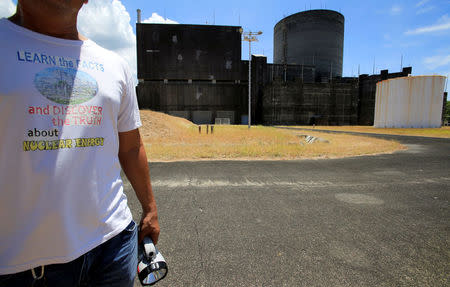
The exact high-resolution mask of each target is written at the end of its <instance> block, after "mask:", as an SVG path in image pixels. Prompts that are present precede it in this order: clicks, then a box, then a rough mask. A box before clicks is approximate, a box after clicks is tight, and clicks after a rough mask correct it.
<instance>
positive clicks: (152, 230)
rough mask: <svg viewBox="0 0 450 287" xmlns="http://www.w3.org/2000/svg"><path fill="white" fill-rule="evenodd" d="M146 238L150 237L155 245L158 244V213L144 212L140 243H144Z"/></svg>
mask: <svg viewBox="0 0 450 287" xmlns="http://www.w3.org/2000/svg"><path fill="white" fill-rule="evenodd" d="M146 236H149V237H150V238H151V239H152V241H153V243H154V244H157V243H158V237H159V222H158V214H157V213H156V212H152V211H149V212H145V211H144V212H142V217H141V222H140V223H139V235H138V242H139V243H140V242H142V240H143V239H144V237H146Z"/></svg>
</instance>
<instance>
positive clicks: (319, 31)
mask: <svg viewBox="0 0 450 287" xmlns="http://www.w3.org/2000/svg"><path fill="white" fill-rule="evenodd" d="M344 21H345V20H344V16H343V15H342V14H341V13H338V12H336V11H331V10H310V11H304V12H300V13H297V14H293V15H291V16H288V17H286V18H284V19H282V20H281V21H280V22H278V23H277V24H276V25H275V29H274V42H273V51H274V52H273V61H274V63H275V64H293V65H310V66H314V67H315V73H316V75H317V78H319V79H320V78H321V77H324V76H325V77H329V78H333V77H341V76H342V58H343V54H344Z"/></svg>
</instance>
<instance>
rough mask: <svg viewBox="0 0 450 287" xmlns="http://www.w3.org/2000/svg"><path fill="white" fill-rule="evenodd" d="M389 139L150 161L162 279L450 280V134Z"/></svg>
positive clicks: (236, 282) (196, 282)
mask: <svg viewBox="0 0 450 287" xmlns="http://www.w3.org/2000/svg"><path fill="white" fill-rule="evenodd" d="M386 138H395V139H397V140H399V141H400V142H402V143H404V144H406V145H407V146H408V147H409V149H408V150H407V151H401V152H396V153H394V154H390V155H378V156H364V157H354V158H347V159H333V160H302V161H241V162H236V161H231V162H225V161H224V162H217V161H216V162H179V163H151V164H150V173H151V176H152V182H153V187H154V192H155V194H156V198H157V202H158V207H159V214H160V223H161V227H162V233H161V237H160V244H159V247H160V249H161V250H162V252H163V255H165V257H166V259H167V261H168V264H169V268H170V271H169V275H168V277H167V279H165V280H164V281H162V282H161V284H158V286H358V287H359V286H450V208H449V207H450V205H449V200H450V139H429V138H420V137H404V136H386ZM125 189H126V192H127V194H128V196H129V204H130V207H131V209H132V211H133V214H134V216H135V218H136V219H138V217H139V203H138V201H137V199H136V197H135V196H134V194H133V192H132V191H131V189H130V186H129V184H128V183H126V188H125ZM136 281H137V280H136ZM136 286H139V285H138V284H136Z"/></svg>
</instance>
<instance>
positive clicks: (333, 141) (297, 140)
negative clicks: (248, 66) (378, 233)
mask: <svg viewBox="0 0 450 287" xmlns="http://www.w3.org/2000/svg"><path fill="white" fill-rule="evenodd" d="M141 118H142V122H143V127H142V128H141V134H142V135H143V138H144V143H145V145H146V150H147V154H148V157H149V160H151V161H171V160H198V159H302V158H335V157H343V156H357V155H364V154H376V153H388V152H393V151H395V150H399V149H403V148H404V147H403V146H402V145H400V144H399V143H397V142H394V141H385V140H380V139H373V138H368V137H360V136H350V135H331V134H325V133H317V132H308V133H307V134H308V135H313V136H316V137H321V138H323V139H327V140H329V141H330V143H314V144H308V145H305V144H301V142H302V140H301V137H300V135H302V134H305V132H296V131H290V130H280V129H276V128H272V127H262V126H254V127H252V128H251V129H250V130H248V128H247V126H215V128H214V134H208V135H207V134H206V133H205V126H203V127H202V131H203V132H202V134H199V132H198V126H197V125H194V124H193V123H191V122H190V121H187V120H185V119H182V118H178V117H172V116H169V115H166V114H163V113H158V112H152V111H148V110H142V111H141Z"/></svg>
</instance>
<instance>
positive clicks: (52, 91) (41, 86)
mask: <svg viewBox="0 0 450 287" xmlns="http://www.w3.org/2000/svg"><path fill="white" fill-rule="evenodd" d="M17 60H18V61H20V62H25V63H28V64H34V65H36V64H38V65H43V66H47V67H46V68H44V69H42V70H41V71H39V72H38V73H36V74H35V76H34V82H33V84H34V86H35V88H36V90H37V91H38V92H39V93H40V94H41V95H42V96H43V97H45V98H46V99H48V100H50V101H51V102H53V103H54V104H47V103H48V102H47V103H44V104H42V105H32V106H28V107H27V110H26V111H25V112H26V114H27V115H28V116H29V117H33V118H34V119H33V122H38V121H40V122H43V121H45V122H46V125H47V126H48V127H49V129H43V130H40V129H37V128H35V127H30V128H29V129H28V130H27V131H25V134H26V136H27V137H28V138H27V139H26V140H24V141H23V145H22V147H23V151H26V152H29V151H31V152H32V151H51V150H62V149H74V148H88V147H97V148H98V147H102V146H104V142H105V139H104V138H103V137H92V138H65V139H63V138H61V131H60V128H62V127H63V126H64V127H65V126H86V127H96V126H100V125H101V124H102V117H103V108H102V107H101V106H98V105H89V104H87V103H86V102H87V101H89V100H91V99H93V98H95V96H97V93H98V89H99V87H98V83H97V81H96V79H95V78H94V77H93V76H91V75H90V74H89V72H104V66H103V64H101V63H98V62H95V61H89V60H80V59H73V58H70V57H61V56H52V55H48V54H44V53H35V52H29V51H17ZM48 66H50V67H48ZM41 126H42V125H41ZM50 127H53V128H50Z"/></svg>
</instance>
